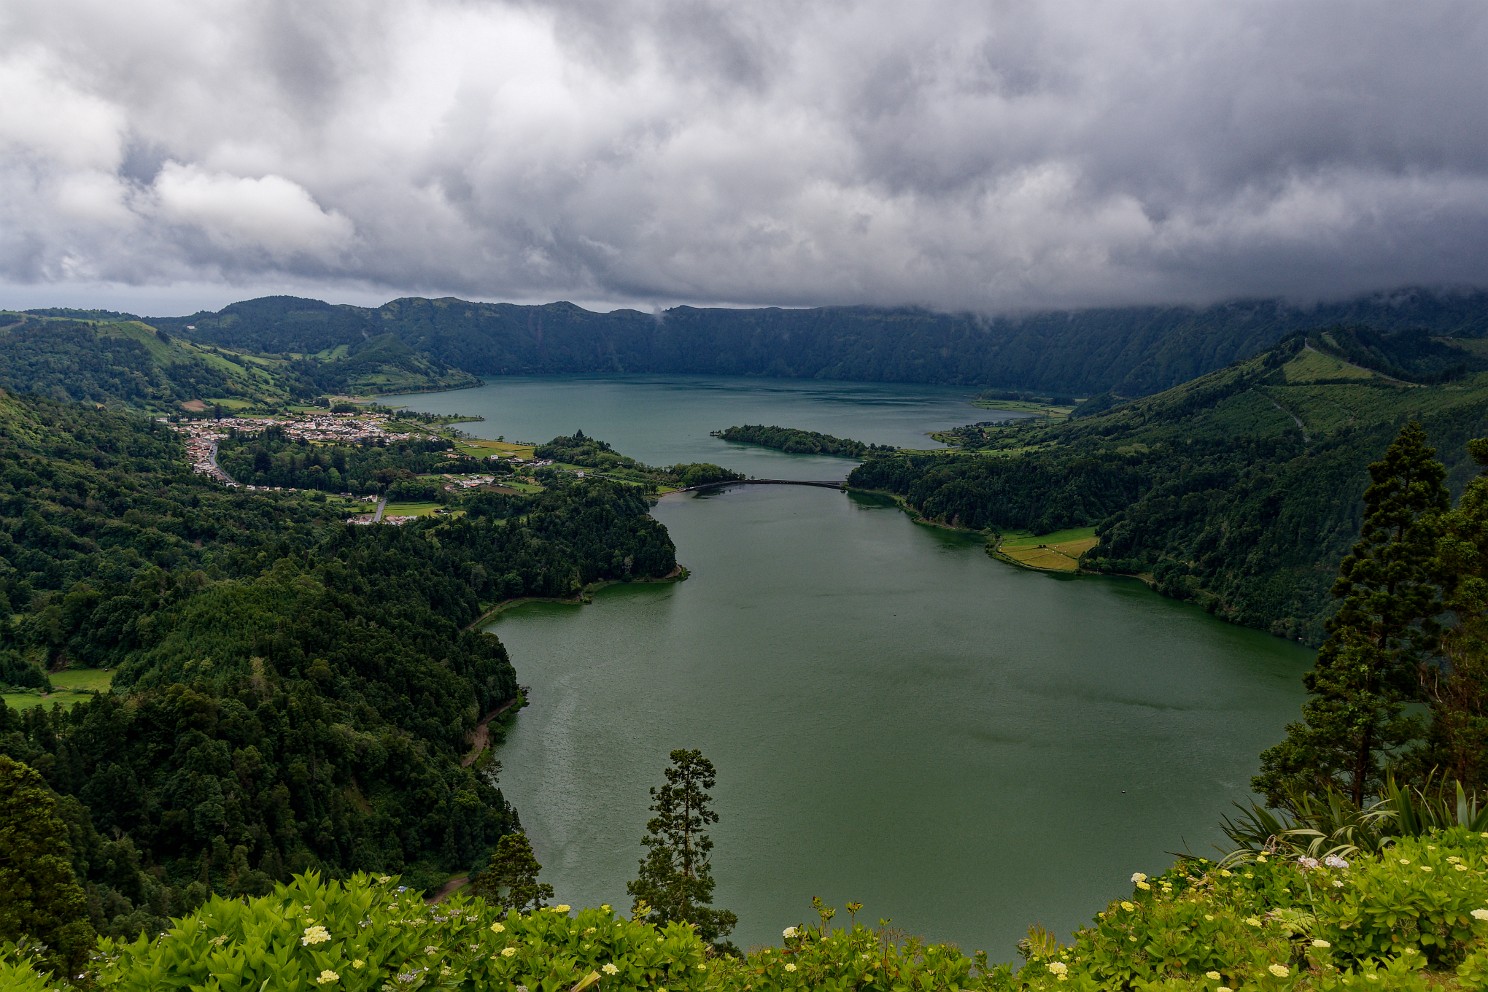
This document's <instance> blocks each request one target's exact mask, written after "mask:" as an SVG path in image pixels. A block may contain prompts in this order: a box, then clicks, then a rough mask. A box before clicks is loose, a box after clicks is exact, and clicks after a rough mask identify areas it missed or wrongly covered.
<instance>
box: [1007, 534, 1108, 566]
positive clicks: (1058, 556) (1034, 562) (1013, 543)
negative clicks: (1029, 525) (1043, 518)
mask: <svg viewBox="0 0 1488 992" xmlns="http://www.w3.org/2000/svg"><path fill="white" fill-rule="evenodd" d="M1099 543H1100V538H1098V537H1096V536H1095V528H1094V527H1072V528H1070V529H1068V530H1057V531H1054V532H1053V533H1051V534H1030V533H1028V532H1027V531H1008V532H1007V533H1006V534H1003V535H1002V537H1001V538H1000V539H999V540H998V542H997V548H996V552H997V554H998V555H1000V556H1001V557H1003V558H1005V559H1007V560H1008V561H1011V562H1014V563H1016V564H1019V565H1022V566H1024V567H1025V568H1037V569H1041V570H1043V571H1046V572H1074V571H1078V570H1079V568H1080V556H1081V555H1083V554H1084V553H1085V552H1087V551H1089V550H1090V549H1091V548H1093V547H1095V546H1096V545H1097V544H1099Z"/></svg>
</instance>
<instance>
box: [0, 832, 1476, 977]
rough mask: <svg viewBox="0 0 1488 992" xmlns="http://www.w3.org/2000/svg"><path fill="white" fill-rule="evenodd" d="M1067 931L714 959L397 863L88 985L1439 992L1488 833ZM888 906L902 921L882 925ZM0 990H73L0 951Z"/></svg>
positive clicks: (157, 939)
mask: <svg viewBox="0 0 1488 992" xmlns="http://www.w3.org/2000/svg"><path fill="white" fill-rule="evenodd" d="M1132 883H1133V891H1132V893H1131V896H1130V897H1129V898H1125V899H1119V900H1117V901H1115V902H1113V903H1112V904H1111V905H1110V906H1109V907H1107V908H1106V910H1105V911H1104V912H1102V913H1100V914H1098V916H1097V917H1096V919H1095V920H1094V922H1093V923H1092V925H1091V926H1089V927H1087V928H1085V929H1083V930H1081V931H1080V932H1079V933H1077V934H1076V935H1075V938H1074V940H1073V941H1072V942H1071V943H1069V944H1068V945H1061V944H1060V943H1059V942H1058V941H1057V940H1054V939H1053V938H1051V937H1050V936H1049V935H1048V934H1047V933H1045V932H1042V931H1034V932H1032V933H1030V939H1029V940H1028V941H1026V942H1025V943H1024V947H1025V953H1026V960H1025V961H1024V962H1023V963H1022V964H1021V965H1020V966H1019V968H1018V969H1017V970H1016V971H1014V970H1013V968H1012V967H1010V966H1001V967H992V966H990V965H989V964H988V962H987V959H986V956H985V955H984V954H982V953H980V952H978V953H977V954H976V955H975V956H974V957H968V956H967V955H965V954H963V953H961V952H960V951H959V950H957V949H956V948H954V947H951V946H948V945H933V944H930V945H927V944H924V943H922V942H920V941H917V940H913V939H910V940H907V941H902V942H901V941H898V940H896V939H894V938H893V936H892V934H891V932H889V931H888V930H887V929H886V928H885V927H882V926H881V927H880V928H878V929H874V928H870V927H867V926H864V925H862V924H859V923H857V922H856V912H857V910H858V909H860V908H861V907H859V906H857V905H855V904H850V905H849V906H848V911H849V913H851V914H853V916H854V920H853V922H852V923H851V924H850V925H849V926H847V927H837V928H833V927H832V926H831V925H830V921H831V919H832V913H833V911H832V910H831V909H830V908H829V907H822V906H818V907H817V911H818V915H819V916H820V919H821V922H820V924H819V925H812V926H807V925H804V924H798V925H796V926H791V927H787V928H786V929H785V931H784V932H783V933H782V935H781V943H780V945H779V946H776V947H767V948H761V949H757V950H754V951H752V952H750V953H749V954H747V955H745V956H743V957H737V958H735V957H726V956H718V955H717V954H716V953H715V952H714V951H713V949H712V948H711V947H710V946H709V945H708V944H707V943H706V942H705V941H703V940H701V939H700V938H699V937H698V936H697V934H696V933H695V932H694V931H693V930H692V928H691V927H689V926H686V925H681V924H671V925H668V926H666V927H660V928H658V927H656V926H653V925H651V924H649V923H645V922H640V921H637V920H630V919H625V918H623V917H620V916H617V915H616V914H615V913H614V912H613V911H612V910H611V909H610V908H609V907H608V906H602V907H599V908H598V909H581V910H578V911H573V910H571V909H570V908H569V907H567V906H556V907H552V908H550V909H543V910H537V911H534V912H531V913H516V912H505V911H500V910H497V909H495V908H493V907H489V906H487V905H486V904H485V903H483V902H482V901H480V900H479V899H470V900H467V899H464V898H461V897H459V896H456V897H454V898H452V899H450V900H449V901H447V902H445V903H442V904H439V905H432V906H431V905H428V904H426V903H425V902H424V900H423V899H422V898H420V897H419V895H418V894H417V893H415V892H411V891H405V890H403V889H402V888H400V887H399V886H398V885H397V882H396V880H394V879H390V878H386V877H383V878H373V877H369V876H365V875H358V876H355V877H353V878H351V879H348V880H346V881H326V880H323V879H321V878H320V877H318V876H316V875H314V874H309V875H305V876H302V877H299V878H297V879H295V881H294V882H292V883H290V884H286V885H281V886H279V887H278V888H276V889H275V891H274V892H273V894H272V895H269V896H265V897H262V898H255V899H246V900H232V899H224V898H214V899H211V900H209V901H208V902H207V903H205V904H204V905H203V906H202V907H201V908H200V909H199V910H198V911H197V912H195V913H193V914H191V915H189V916H186V917H183V918H182V919H180V920H178V921H176V922H175V925H174V926H173V927H172V928H171V929H170V930H168V931H167V932H165V933H163V934H160V935H157V936H154V937H141V938H139V939H138V940H135V941H133V942H112V941H108V940H103V941H100V943H99V947H98V953H97V955H96V957H95V960H94V967H93V970H92V972H91V973H90V974H89V975H88V976H85V977H84V978H83V979H82V980H81V981H80V983H79V984H80V985H82V986H88V985H93V986H96V987H97V988H100V989H111V990H112V989H118V990H125V992H147V990H148V992H157V990H172V989H192V990H204V992H249V990H253V992H342V990H345V992H371V990H376V992H404V990H415V989H457V990H468V992H477V990H480V992H485V990H513V992H515V990H522V989H525V990H526V992H584V990H586V989H588V990H592V992H607V990H619V989H637V990H652V992H662V990H672V992H705V990H709V992H711V990H719V992H746V990H749V992H753V990H782V992H784V990H797V989H799V990H807V989H810V990H818V989H820V990H827V992H848V990H865V992H918V990H932V989H981V990H994V992H1012V990H1058V992H1075V990H1079V992H1095V990H1106V989H1133V990H1169V992H1177V990H1188V992H1226V990H1231V992H1241V990H1267V992H1280V990H1291V989H1297V990H1320V992H1335V990H1347V989H1390V990H1405V992H1411V990H1423V992H1424V990H1427V989H1431V990H1442V989H1463V990H1466V989H1483V988H1488V834H1480V833H1472V832H1469V831H1466V830H1462V829H1454V830H1450V831H1444V832H1440V833H1435V834H1429V835H1427V836H1424V837H1421V838H1416V839H1405V840H1402V841H1400V842H1399V843H1398V844H1396V845H1395V846H1393V847H1390V848H1388V849H1386V850H1385V851H1383V852H1381V853H1380V854H1377V855H1368V856H1356V857H1354V858H1352V859H1344V858H1341V857H1338V856H1330V857H1328V858H1323V859H1313V858H1310V857H1300V858H1299V857H1293V856H1288V857H1281V856H1274V855H1272V856H1268V855H1264V854H1262V855H1257V856H1256V857H1255V858H1254V859H1253V860H1251V861H1248V862H1247V863H1244V864H1215V863H1212V862H1207V861H1202V860H1186V861H1181V862H1179V864H1177V865H1176V866H1174V867H1173V868H1172V869H1171V870H1169V871H1168V872H1166V873H1165V874H1163V875H1160V876H1158V877H1155V878H1148V877H1147V876H1146V875H1144V874H1142V873H1140V872H1139V873H1137V874H1136V875H1133V876H1132ZM885 922H886V921H885ZM0 987H3V988H6V989H10V988H15V989H18V990H25V992H42V990H44V989H45V990H50V989H56V988H59V983H58V982H57V981H55V980H46V979H44V978H43V977H42V976H40V975H39V974H37V973H36V972H35V971H34V970H32V968H31V963H30V960H29V959H28V958H27V957H26V954H25V953H24V952H23V951H21V950H18V949H16V948H8V947H0Z"/></svg>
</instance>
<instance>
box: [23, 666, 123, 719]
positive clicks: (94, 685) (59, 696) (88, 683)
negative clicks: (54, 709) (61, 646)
mask: <svg viewBox="0 0 1488 992" xmlns="http://www.w3.org/2000/svg"><path fill="white" fill-rule="evenodd" d="M49 678H50V679H51V680H52V691H51V692H49V693H47V694H46V695H42V694H41V693H40V692H38V691H31V692H6V693H0V698H3V699H4V700H5V705H6V706H9V707H10V708H12V709H16V710H26V709H30V708H31V707H33V706H52V705H53V704H61V705H62V707H63V708H71V707H72V706H74V705H76V704H78V703H80V702H82V701H83V700H85V699H87V698H88V697H89V696H94V695H97V694H98V693H101V692H108V690H109V686H110V685H111V684H112V683H113V680H114V673H113V672H112V671H104V670H103V669H99V668H70V669H68V670H67V671H63V672H56V673H54V674H52V675H50V676H49Z"/></svg>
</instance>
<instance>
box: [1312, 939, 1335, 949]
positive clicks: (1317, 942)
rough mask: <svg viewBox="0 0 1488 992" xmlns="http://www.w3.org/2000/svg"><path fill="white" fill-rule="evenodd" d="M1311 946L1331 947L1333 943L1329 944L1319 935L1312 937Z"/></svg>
mask: <svg viewBox="0 0 1488 992" xmlns="http://www.w3.org/2000/svg"><path fill="white" fill-rule="evenodd" d="M1312 946H1313V947H1332V946H1333V945H1332V944H1330V943H1328V942H1327V941H1326V940H1324V939H1323V938H1321V937H1314V938H1312Z"/></svg>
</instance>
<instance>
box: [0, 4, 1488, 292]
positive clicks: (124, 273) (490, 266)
mask: <svg viewBox="0 0 1488 992" xmlns="http://www.w3.org/2000/svg"><path fill="white" fill-rule="evenodd" d="M127 8H128V9H127V10H125V9H123V8H122V7H121V5H118V4H106V3H103V2H101V0H47V2H45V3H43V2H41V0H22V3H21V4H19V5H9V6H7V8H6V9H5V10H4V11H3V12H0V92H5V93H6V94H7V99H6V100H5V101H3V102H0V284H10V285H11V286H13V287H21V286H25V285H31V286H33V287H36V286H47V285H51V286H55V287H56V291H57V295H58V298H59V299H60V298H61V297H63V296H65V295H66V294H67V293H68V292H69V288H70V287H84V286H91V287H94V288H95V289H96V287H98V286H104V285H108V284H110V283H120V284H129V285H135V286H168V285H177V284H179V285H188V284H189V285H213V284H224V283H225V284H229V285H232V286H238V285H241V286H245V287H246V286H259V285H270V284H275V285H279V284H293V285H295V286H300V287H303V286H311V287H321V289H320V295H325V296H330V297H337V294H338V292H342V291H344V292H345V293H354V294H356V295H358V296H359V297H362V296H364V295H365V294H367V293H369V292H370V293H375V292H377V290H378V288H379V287H380V288H384V289H385V290H386V295H389V296H391V295H397V294H401V293H410V292H420V293H442V292H452V293H459V294H463V295H467V296H479V297H485V298H521V299H553V298H560V297H566V298H575V299H584V300H604V301H611V302H616V303H619V302H627V301H634V302H636V303H639V304H642V305H645V306H648V307H649V306H651V305H654V304H658V303H661V304H670V303H675V302H705V303H706V302H735V303H782V304H811V303H825V302H877V303H901V302H914V303H926V304H931V305H935V306H942V307H968V308H974V309H981V310H988V311H996V310H1010V309H1020V308H1028V307H1063V306H1080V305H1090V304H1111V303H1138V302H1164V301H1167V302H1174V301H1185V302H1200V301H1208V300H1214V299H1220V298H1225V297H1233V296H1241V295H1286V296H1290V297H1295V298H1310V297H1320V296H1340V295H1346V294H1349V293H1354V292H1360V291H1367V290H1374V289H1383V288H1389V287H1393V286H1397V285H1402V284H1408V283H1428V284H1450V285H1464V284H1465V285H1479V286H1481V285H1485V284H1488V250H1485V249H1488V128H1485V127H1484V126H1482V120H1481V118H1482V111H1481V108H1482V107H1483V106H1485V105H1488V70H1485V68H1484V65H1485V61H1488V60H1485V59H1484V58H1483V57H1482V53H1483V52H1484V51H1488V12H1485V11H1488V8H1484V7H1483V5H1481V4H1480V3H1477V2H1462V3H1424V4H1417V5H1414V6H1406V5H1398V4H1396V5H1386V4H1378V3H1308V4H1296V3H1247V4H1207V3H1205V4H1179V3H1171V2H1157V0H1147V2H1131V3H1123V4H1110V3H1099V2H1084V3H1058V2H1055V3H1032V2H1000V3H988V2H987V0H975V2H973V0H927V2H924V3H919V4H902V3H888V2H842V0H837V2H820V3H816V4H811V5H802V4H798V3H784V2H776V0H758V2H755V3H750V4H738V3H725V2H722V0H712V2H710V0H650V2H641V0H604V2H599V0H554V2H546V3H539V2H527V3H522V2H509V3H508V2H494V0H465V2H459V0H414V2H410V3H392V2H381V3H378V2H371V3H357V4H352V3H347V2H331V3H325V4H310V5H305V4H295V3H289V2H287V0H273V2H250V0H237V2H235V3H225V4H217V5H212V6H211V8H210V9H207V8H203V7H201V5H197V4H190V3H187V2H185V0H140V2H138V3H132V4H129V5H127ZM228 295H229V296H231V295H232V294H231V293H229V294H228Z"/></svg>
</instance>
